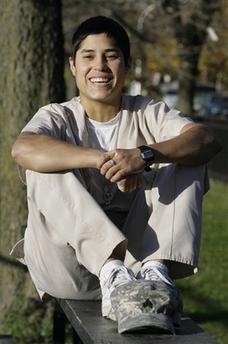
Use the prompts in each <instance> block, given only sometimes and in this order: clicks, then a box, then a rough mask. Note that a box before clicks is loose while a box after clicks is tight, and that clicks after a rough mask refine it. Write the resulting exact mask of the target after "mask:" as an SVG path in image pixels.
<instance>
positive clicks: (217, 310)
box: [177, 180, 228, 344]
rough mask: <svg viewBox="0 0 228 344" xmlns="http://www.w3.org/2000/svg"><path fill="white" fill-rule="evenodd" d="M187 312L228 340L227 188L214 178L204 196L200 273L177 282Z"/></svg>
mask: <svg viewBox="0 0 228 344" xmlns="http://www.w3.org/2000/svg"><path fill="white" fill-rule="evenodd" d="M177 286H178V287H179V288H180V290H181V291H182V294H183V297H184V311H185V312H186V313H187V314H188V315H189V316H190V317H191V318H192V319H193V320H195V321H196V322H197V323H198V324H199V325H200V326H201V327H202V328H204V329H205V330H206V331H207V332H208V333H210V334H211V335H212V336H213V337H214V338H215V339H217V340H218V342H219V343H221V344H227V343H228V189H227V185H226V184H224V183H220V182H215V181H213V180H212V181H211V190H210V191H209V192H208V193H207V194H206V195H205V197H204V210H203V233H202V245H201V254H200V265H199V272H198V273H197V274H196V275H195V276H193V277H190V278H187V279H184V280H181V281H178V282H177Z"/></svg>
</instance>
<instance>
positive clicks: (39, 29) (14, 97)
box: [0, 0, 65, 323]
mask: <svg viewBox="0 0 228 344" xmlns="http://www.w3.org/2000/svg"><path fill="white" fill-rule="evenodd" d="M0 20H1V41H0V50H1V61H0V75H1V92H0V109H1V111H0V115H1V122H0V125H1V126H0V133H1V176H0V177H1V199H0V201H1V206H0V212H1V213H0V215H1V217H0V220H1V222H0V275H1V277H0V298H1V300H0V323H1V320H2V319H3V318H4V314H5V311H6V310H7V309H8V308H9V306H10V305H11V304H12V302H13V299H14V294H15V293H16V291H17V288H18V286H19V285H20V284H21V282H23V280H24V279H25V276H27V273H26V272H25V270H24V269H22V268H21V264H19V263H18V264H17V263H15V262H14V261H13V260H12V259H11V258H10V257H9V253H10V250H11V248H12V246H13V245H14V244H15V242H16V241H17V240H19V239H20V238H21V232H20V228H21V226H22V225H25V224H26V220H27V203H26V186H25V185H23V184H22V183H21V182H20V180H19V177H18V173H17V166H16V164H15V162H14V161H13V159H12V158H11V154H10V152H11V147H12V144H13V141H14V140H15V139H16V137H17V136H18V134H19V133H20V131H21V129H22V128H23V126H24V125H25V124H26V123H27V122H28V120H29V119H30V118H31V117H32V116H33V115H34V114H35V112H36V111H37V110H38V108H39V107H41V106H43V105H45V104H47V103H50V102H55V101H57V102H59V101H62V100H64V98H65V85H64V79H63V69H64V53H63V35H62V21H61V0H29V1H28V0H10V1H8V0H5V1H3V2H2V3H1V9H0Z"/></svg>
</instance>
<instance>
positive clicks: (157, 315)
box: [111, 280, 183, 333]
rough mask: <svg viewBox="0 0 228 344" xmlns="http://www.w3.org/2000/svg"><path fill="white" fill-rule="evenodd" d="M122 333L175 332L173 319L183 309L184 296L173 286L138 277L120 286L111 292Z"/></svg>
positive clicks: (113, 307) (119, 329)
mask: <svg viewBox="0 0 228 344" xmlns="http://www.w3.org/2000/svg"><path fill="white" fill-rule="evenodd" d="M111 304H112V312H113V314H114V315H115V318H116V320H117V322H118V332H119V333H124V332H133V331H139V330H140V331H141V330H143V331H146V332H148V331H149V332H152V333H157V332H162V333H175V330H174V324H173V318H174V317H175V315H176V314H180V315H181V312H182V307H183V305H182V297H181V294H180V292H179V290H178V289H177V288H176V287H175V286H173V285H167V284H166V283H161V282H160V281H145V280H138V281H133V282H131V283H127V284H125V285H121V286H119V287H116V288H115V289H114V290H113V292H112V294H111Z"/></svg>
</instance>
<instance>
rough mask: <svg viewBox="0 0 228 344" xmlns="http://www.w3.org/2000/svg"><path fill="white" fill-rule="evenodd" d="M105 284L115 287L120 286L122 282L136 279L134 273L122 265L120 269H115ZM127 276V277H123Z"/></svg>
mask: <svg viewBox="0 0 228 344" xmlns="http://www.w3.org/2000/svg"><path fill="white" fill-rule="evenodd" d="M113 270H114V271H112V272H111V273H110V274H109V276H108V278H107V280H106V282H105V284H106V285H107V286H108V288H115V287H116V286H119V285H121V284H125V283H127V282H128V281H133V280H136V278H135V277H134V275H133V273H132V272H131V271H130V270H128V269H126V268H125V267H120V268H118V269H113ZM123 277H125V278H123Z"/></svg>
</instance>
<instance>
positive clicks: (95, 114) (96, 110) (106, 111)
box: [81, 99, 121, 122]
mask: <svg viewBox="0 0 228 344" xmlns="http://www.w3.org/2000/svg"><path fill="white" fill-rule="evenodd" d="M81 104H82V106H83V107H84V109H85V112H86V114H87V116H88V117H89V118H91V119H92V120H94V121H97V122H108V121H110V120H111V119H113V118H114V117H115V116H116V115H117V114H118V112H119V110H120V104H121V100H120V101H119V102H118V104H105V103H102V102H97V101H95V102H93V101H90V102H89V104H88V102H86V103H85V102H83V100H82V99H81Z"/></svg>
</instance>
